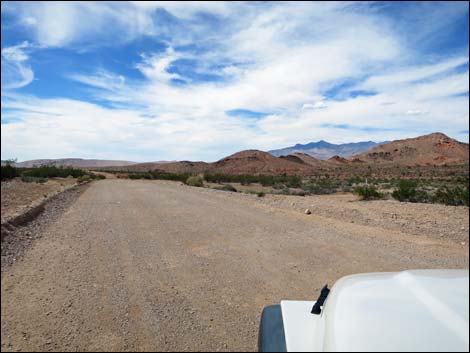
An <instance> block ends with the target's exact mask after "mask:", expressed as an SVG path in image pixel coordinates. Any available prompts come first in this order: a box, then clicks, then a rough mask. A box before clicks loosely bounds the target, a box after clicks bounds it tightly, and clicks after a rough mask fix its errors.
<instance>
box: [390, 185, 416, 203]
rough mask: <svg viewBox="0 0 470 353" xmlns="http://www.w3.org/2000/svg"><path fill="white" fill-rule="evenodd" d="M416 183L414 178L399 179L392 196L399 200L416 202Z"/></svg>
mask: <svg viewBox="0 0 470 353" xmlns="http://www.w3.org/2000/svg"><path fill="white" fill-rule="evenodd" d="M417 185H418V183H417V182H416V181H414V180H400V181H399V182H398V189H397V190H395V191H394V192H393V193H392V197H393V198H394V199H396V200H398V201H401V202H404V201H408V202H417V196H418V191H417V189H416V187H417Z"/></svg>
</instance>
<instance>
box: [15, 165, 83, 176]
mask: <svg viewBox="0 0 470 353" xmlns="http://www.w3.org/2000/svg"><path fill="white" fill-rule="evenodd" d="M85 174H87V173H86V172H85V171H84V170H82V169H77V168H71V167H56V166H53V165H43V166H40V167H37V168H29V169H26V170H24V171H23V172H22V173H21V175H24V176H31V177H37V178H67V177H69V176H70V177H73V178H78V177H81V176H83V175H85Z"/></svg>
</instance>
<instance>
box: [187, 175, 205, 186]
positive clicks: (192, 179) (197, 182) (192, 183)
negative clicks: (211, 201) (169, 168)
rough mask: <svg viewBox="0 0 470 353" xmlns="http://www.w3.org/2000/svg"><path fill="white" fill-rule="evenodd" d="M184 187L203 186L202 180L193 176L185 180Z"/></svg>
mask: <svg viewBox="0 0 470 353" xmlns="http://www.w3.org/2000/svg"><path fill="white" fill-rule="evenodd" d="M186 185H189V186H196V187H202V186H204V179H203V178H202V177H201V176H199V175H193V176H190V177H189V178H188V179H186Z"/></svg>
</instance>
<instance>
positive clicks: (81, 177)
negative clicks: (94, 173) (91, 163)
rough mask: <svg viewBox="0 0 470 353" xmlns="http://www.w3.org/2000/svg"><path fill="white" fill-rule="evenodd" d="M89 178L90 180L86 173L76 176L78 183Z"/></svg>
mask: <svg viewBox="0 0 470 353" xmlns="http://www.w3.org/2000/svg"><path fill="white" fill-rule="evenodd" d="M90 180H92V178H91V176H89V175H88V174H86V175H82V176H79V177H78V178H77V181H78V182H79V183H85V182H87V181H90Z"/></svg>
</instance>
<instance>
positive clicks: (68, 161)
mask: <svg viewBox="0 0 470 353" xmlns="http://www.w3.org/2000/svg"><path fill="white" fill-rule="evenodd" d="M133 164H137V162H129V161H115V160H105V159H82V158H60V159H33V160H30V161H24V162H17V163H14V165H15V167H18V168H33V167H39V166H42V165H55V166H57V167H75V168H98V167H118V166H129V165H133Z"/></svg>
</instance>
